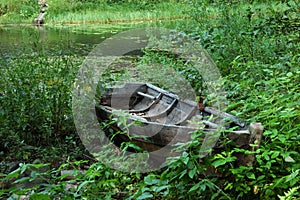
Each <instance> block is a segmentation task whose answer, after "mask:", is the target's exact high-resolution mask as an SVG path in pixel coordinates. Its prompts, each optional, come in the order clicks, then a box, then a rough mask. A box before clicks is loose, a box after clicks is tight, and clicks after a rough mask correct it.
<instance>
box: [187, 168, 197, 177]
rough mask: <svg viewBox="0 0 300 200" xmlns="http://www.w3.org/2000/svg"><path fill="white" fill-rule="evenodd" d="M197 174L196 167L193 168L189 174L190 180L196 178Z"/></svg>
mask: <svg viewBox="0 0 300 200" xmlns="http://www.w3.org/2000/svg"><path fill="white" fill-rule="evenodd" d="M196 172H197V168H196V167H195V168H193V169H192V170H190V171H189V173H188V174H189V177H190V178H194V176H195V174H196Z"/></svg>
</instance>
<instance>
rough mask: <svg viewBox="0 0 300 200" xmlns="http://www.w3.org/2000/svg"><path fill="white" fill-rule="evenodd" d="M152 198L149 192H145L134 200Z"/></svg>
mask: <svg viewBox="0 0 300 200" xmlns="http://www.w3.org/2000/svg"><path fill="white" fill-rule="evenodd" d="M152 197H153V195H152V194H151V193H150V192H145V193H143V194H142V195H141V196H139V197H138V198H136V199H137V200H142V199H149V198H152Z"/></svg>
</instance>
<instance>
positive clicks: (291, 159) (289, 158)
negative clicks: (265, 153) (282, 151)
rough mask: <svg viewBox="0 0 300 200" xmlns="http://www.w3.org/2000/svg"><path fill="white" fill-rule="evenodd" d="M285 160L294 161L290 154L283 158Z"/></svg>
mask: <svg viewBox="0 0 300 200" xmlns="http://www.w3.org/2000/svg"><path fill="white" fill-rule="evenodd" d="M284 161H285V162H295V160H294V159H293V158H292V157H291V156H287V157H285V158H284Z"/></svg>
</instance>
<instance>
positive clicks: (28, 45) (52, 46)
mask: <svg viewBox="0 0 300 200" xmlns="http://www.w3.org/2000/svg"><path fill="white" fill-rule="evenodd" d="M175 23H176V22H162V23H161V24H157V23H156V24H149V23H148V24H146V23H139V24H111V25H110V24H98V25H97V24H96V25H93V24H90V25H60V26H51V27H50V26H44V27H35V26H30V25H27V26H24V25H23V26H17V25H16V26H0V56H1V57H2V58H3V57H6V58H7V57H10V56H12V55H15V53H17V52H18V53H20V52H24V51H28V50H29V51H43V52H44V53H46V54H48V53H49V54H52V55H53V54H54V55H55V54H68V53H72V54H79V55H87V54H88V53H89V52H90V51H91V50H92V49H93V47H95V46H96V45H97V44H99V43H101V41H103V40H105V39H106V38H109V37H110V36H112V35H114V34H117V33H119V32H122V31H125V30H129V29H134V28H141V27H147V26H157V25H158V26H164V27H167V28H170V27H175Z"/></svg>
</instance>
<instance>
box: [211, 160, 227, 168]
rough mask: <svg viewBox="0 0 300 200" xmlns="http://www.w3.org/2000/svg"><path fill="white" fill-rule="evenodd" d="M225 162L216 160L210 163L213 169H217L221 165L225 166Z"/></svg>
mask: <svg viewBox="0 0 300 200" xmlns="http://www.w3.org/2000/svg"><path fill="white" fill-rule="evenodd" d="M226 162H227V161H226V160H225V159H220V160H216V161H214V162H213V163H212V165H213V166H214V167H216V168H217V167H219V166H221V165H225V164H226Z"/></svg>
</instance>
